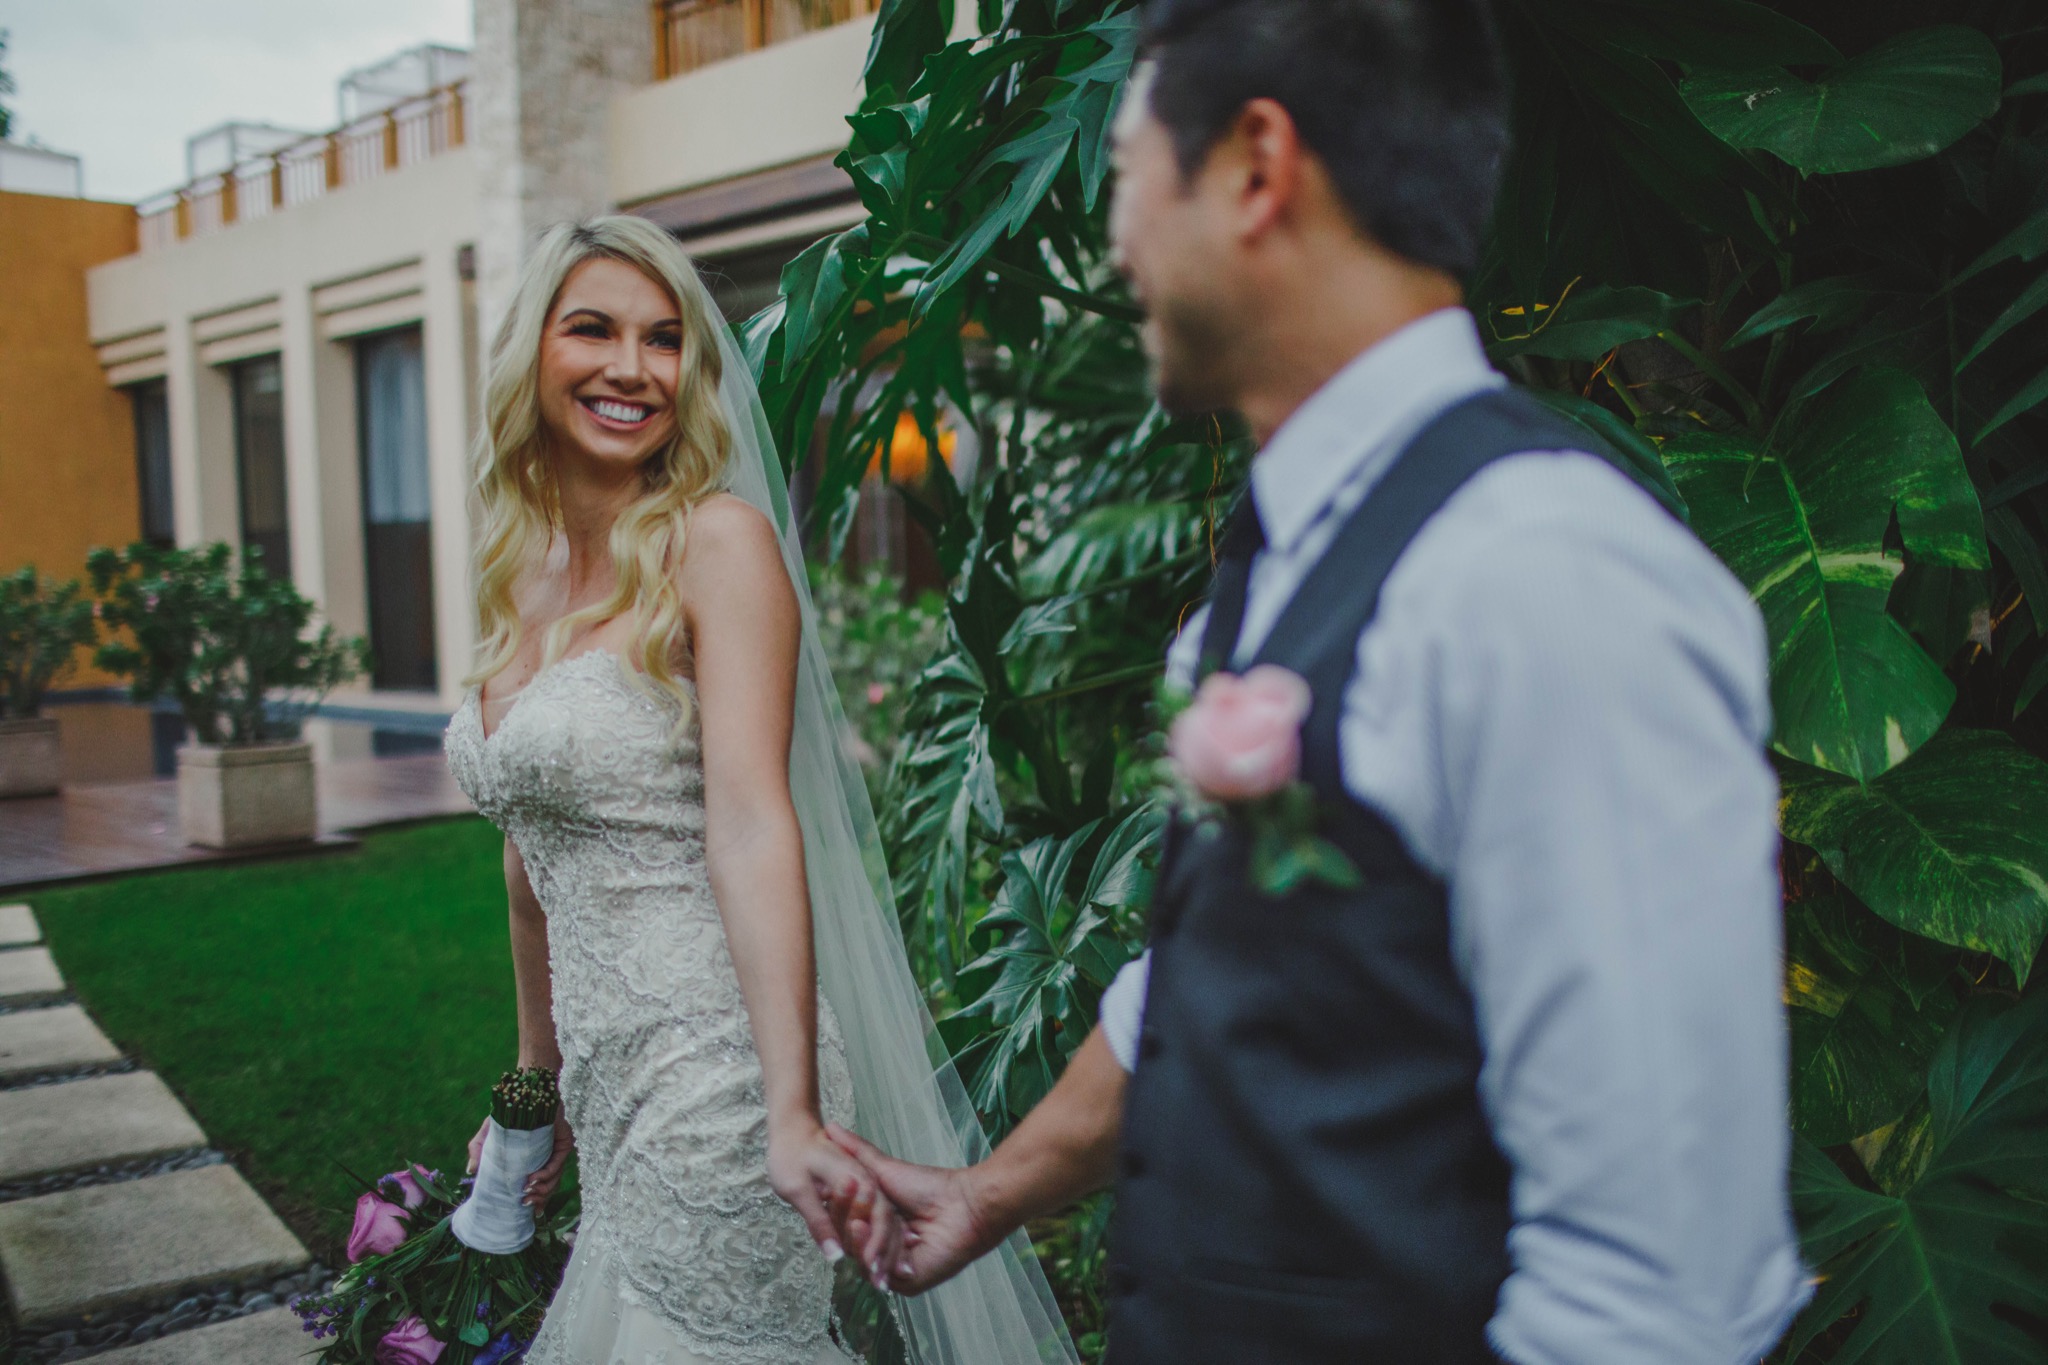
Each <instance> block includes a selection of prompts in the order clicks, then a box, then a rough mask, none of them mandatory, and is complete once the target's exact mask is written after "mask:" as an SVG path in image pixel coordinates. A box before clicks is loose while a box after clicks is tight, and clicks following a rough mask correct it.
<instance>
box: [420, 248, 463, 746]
mask: <svg viewBox="0 0 2048 1365" xmlns="http://www.w3.org/2000/svg"><path fill="white" fill-rule="evenodd" d="M458 250H459V248H457V247H456V246H454V245H452V244H448V245H444V246H442V247H440V248H438V249H437V250H436V251H434V252H432V253H430V254H429V255H428V256H427V258H426V260H425V261H424V262H423V269H422V271H421V275H422V282H421V292H422V294H423V296H424V297H423V299H422V312H423V314H424V317H423V318H422V321H421V324H420V348H421V366H422V369H423V371H424V373H423V378H424V380H425V388H426V394H427V495H428V500H429V504H430V507H431V509H432V516H433V525H432V531H431V535H432V538H433V539H432V543H433V554H434V581H433V584H432V585H431V588H430V590H431V591H432V593H433V595H434V635H435V641H434V655H435V670H436V672H437V674H438V675H439V678H440V684H441V697H442V700H443V701H445V702H447V703H448V704H450V705H453V704H454V703H456V702H457V701H459V700H460V699H461V695H462V679H463V678H464V677H465V676H467V675H468V673H469V670H470V667H471V665H472V663H473V661H474V658H475V654H476V600H475V597H474V594H473V590H472V588H471V586H470V573H469V556H470V545H471V540H472V536H473V534H474V531H473V528H472V527H471V525H470V498H469V440H470V404H471V401H472V393H473V390H474V387H475V377H474V375H472V373H471V368H470V361H469V332H470V326H471V320H470V318H469V316H468V313H469V307H468V301H467V299H466V298H465V294H466V293H467V292H468V291H467V290H466V289H465V288H464V285H463V280H462V277H461V275H460V273H459V271H458V268H457V266H456V256H457V252H458Z"/></svg>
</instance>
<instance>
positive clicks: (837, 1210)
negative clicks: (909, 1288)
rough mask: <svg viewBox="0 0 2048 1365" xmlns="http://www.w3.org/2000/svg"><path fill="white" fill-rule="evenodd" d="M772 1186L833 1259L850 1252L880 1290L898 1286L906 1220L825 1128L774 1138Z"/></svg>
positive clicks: (770, 1153)
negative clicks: (896, 1276)
mask: <svg viewBox="0 0 2048 1365" xmlns="http://www.w3.org/2000/svg"><path fill="white" fill-rule="evenodd" d="M834 1131H841V1130H837V1129H836V1127H835V1129H834ZM768 1182H769V1184H771V1185H773V1186H774V1187H775V1192H776V1193H777V1194H779V1195H781V1196H782V1197H783V1199H784V1200H786V1201H787V1202H788V1203H789V1205H790V1206H791V1207H792V1208H794V1209H795V1210H796V1211H797V1212H798V1213H799V1214H801V1215H802V1216H803V1220H804V1223H805V1225H806V1226H807V1227H808V1228H809V1229H810V1233H811V1239H812V1240H813V1241H815V1242H816V1243H817V1244H818V1249H819V1250H821V1251H822V1252H824V1253H825V1258H826V1259H827V1260H829V1261H832V1262H833V1263H835V1264H836V1263H837V1262H838V1261H839V1259H840V1258H841V1257H842V1256H844V1255H847V1254H849V1253H850V1254H852V1255H854V1256H856V1257H858V1258H859V1260H860V1264H861V1269H862V1273H863V1274H864V1275H866V1277H867V1279H868V1281H869V1283H871V1284H873V1285H874V1286H875V1288H877V1289H882V1290H887V1289H890V1288H893V1287H894V1286H893V1285H892V1284H891V1280H892V1278H893V1270H894V1268H895V1267H897V1266H898V1265H899V1264H901V1263H903V1260H904V1255H905V1248H904V1224H903V1220H902V1219H901V1218H900V1217H899V1216H898V1214H897V1210H896V1208H895V1206H894V1205H893V1204H892V1203H891V1202H890V1200H889V1199H888V1198H887V1196H885V1195H884V1194H883V1193H882V1190H881V1186H880V1183H879V1182H878V1181H877V1179H876V1177H875V1176H874V1175H873V1174H872V1173H871V1172H870V1171H869V1170H868V1169H867V1167H865V1166H863V1165H862V1164H861V1162H860V1160H859V1159H858V1158H857V1157H855V1156H854V1155H853V1154H851V1153H850V1152H848V1151H847V1150H845V1149H843V1148H842V1147H841V1146H840V1145H839V1144H837V1143H836V1142H835V1141H834V1140H833V1137H832V1136H831V1135H830V1134H829V1133H828V1131H827V1129H826V1128H825V1127H823V1126H822V1125H821V1126H817V1127H806V1128H804V1129H802V1130H801V1131H798V1132H779V1133H773V1134H771V1135H770V1137H769V1139H768Z"/></svg>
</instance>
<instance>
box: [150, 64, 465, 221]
mask: <svg viewBox="0 0 2048 1365" xmlns="http://www.w3.org/2000/svg"><path fill="white" fill-rule="evenodd" d="M462 92H463V84H462V82H457V83H456V84H454V85H450V86H444V87H442V88H441V89H439V90H430V91H428V92H427V93H426V94H424V95H419V96H416V97H414V98H413V99H409V100H406V101H405V102H404V103H402V104H397V105H394V106H392V107H391V108H389V109H386V110H385V111H383V112H382V113H378V114H371V115H368V116H367V117H364V118H359V119H356V120H355V121H354V122H352V123H346V124H343V125H342V126H341V127H339V128H336V129H335V130H334V131H333V132H331V133H322V134H319V135H317V136H314V137H309V138H307V139H305V140H304V141H303V142H295V143H293V144H291V145H290V146H288V147H283V148H280V149H279V150H278V151H276V152H273V153H271V154H270V155H268V156H262V157H258V158H256V159H254V160H252V161H244V162H242V163H240V164H239V165H236V166H234V167H232V168H230V169H228V170H226V171H222V172H220V173H219V174H217V175H203V176H201V177H199V179H197V180H194V181H193V182H192V183H191V184H189V185H181V186H179V187H178V188H177V189H175V190H169V191H166V192H165V193H163V194H160V195H157V196H155V197H154V198H151V199H145V200H143V201H142V202H141V203H139V204H137V205H136V206H135V214H136V218H137V225H138V228H139V230H140V236H141V242H142V249H143V250H144V251H150V250H153V249H155V248H157V247H163V246H168V245H170V244H171V243H172V242H176V241H179V240H181V239H183V238H186V237H203V236H205V235H206V234H207V233H210V232H219V231H220V230H221V229H223V228H228V227H232V226H234V225H235V224H236V223H240V222H246V221H248V220H249V219H251V218H267V217H269V216H270V215H271V214H273V213H280V212H282V211H284V210H285V209H288V208H290V207H292V206H293V205H294V204H303V203H306V202H308V201H309V200H313V199H318V198H320V197H321V196H322V195H327V194H332V193H333V192H334V191H336V190H339V189H346V188H347V187H348V186H350V185H359V184H361V183H362V182H363V181H365V180H374V179H376V178H377V177H378V176H380V175H385V174H388V173H389V172H391V171H395V170H399V169H401V168H402V167H406V166H412V165H417V164H418V163H419V162H422V161H425V160H428V159H429V158H431V157H435V156H439V155H440V154H441V153H442V152H445V151H448V150H449V149H451V148H454V147H460V146H461V145H462V144H463V142H464V140H465V135H464V130H463V104H462Z"/></svg>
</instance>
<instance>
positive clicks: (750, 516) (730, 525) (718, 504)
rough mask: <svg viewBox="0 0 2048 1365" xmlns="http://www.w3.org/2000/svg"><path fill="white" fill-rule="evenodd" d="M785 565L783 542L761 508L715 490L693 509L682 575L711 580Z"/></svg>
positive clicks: (684, 549) (701, 580)
mask: <svg viewBox="0 0 2048 1365" xmlns="http://www.w3.org/2000/svg"><path fill="white" fill-rule="evenodd" d="M771 566H772V567H774V568H777V569H780V568H781V567H782V542H781V541H780V540H779V539H778V538H777V537H776V534H775V527H774V526H773V524H771V523H770V522H769V520H768V518H767V517H766V516H765V515H763V514H762V512H761V511H760V509H759V508H757V507H755V506H754V505H753V504H752V503H750V502H748V501H746V499H744V498H740V497H736V496H734V495H733V494H731V493H716V494H713V495H712V496H711V497H708V498H706V499H705V500H704V501H702V502H700V503H698V504H697V505H696V507H695V508H693V509H691V512H690V530H689V534H688V536H687V537H686V538H685V539H684V542H683V562H682V576H683V579H684V581H685V582H686V583H687V582H689V581H690V580H692V579H695V580H698V581H700V582H706V583H709V582H712V581H716V580H720V579H726V578H729V577H731V576H734V575H747V576H752V575H756V574H759V573H760V572H762V571H763V570H764V569H767V568H769V567H771Z"/></svg>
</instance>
